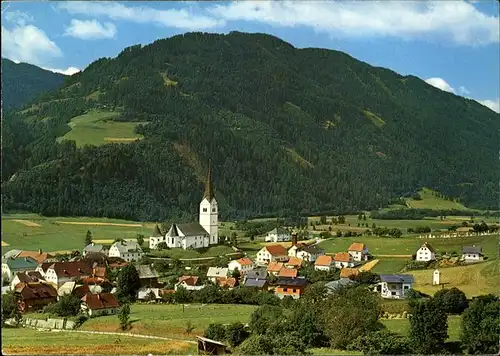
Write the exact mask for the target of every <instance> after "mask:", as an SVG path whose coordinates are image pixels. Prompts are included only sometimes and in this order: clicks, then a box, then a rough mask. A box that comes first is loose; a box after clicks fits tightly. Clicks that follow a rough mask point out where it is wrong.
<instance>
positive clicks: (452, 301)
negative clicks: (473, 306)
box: [434, 287, 469, 314]
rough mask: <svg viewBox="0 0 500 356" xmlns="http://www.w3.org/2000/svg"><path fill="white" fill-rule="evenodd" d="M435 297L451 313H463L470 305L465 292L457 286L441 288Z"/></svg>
mask: <svg viewBox="0 0 500 356" xmlns="http://www.w3.org/2000/svg"><path fill="white" fill-rule="evenodd" d="M434 299H435V300H436V302H437V303H439V304H440V305H441V307H442V308H443V310H444V311H445V312H446V313H450V314H462V312H463V311H464V310H465V309H467V307H468V305H469V303H468V302H467V297H466V296H465V293H464V292H462V291H461V290H460V289H458V288H456V287H453V288H451V289H440V290H439V291H437V292H436V294H434Z"/></svg>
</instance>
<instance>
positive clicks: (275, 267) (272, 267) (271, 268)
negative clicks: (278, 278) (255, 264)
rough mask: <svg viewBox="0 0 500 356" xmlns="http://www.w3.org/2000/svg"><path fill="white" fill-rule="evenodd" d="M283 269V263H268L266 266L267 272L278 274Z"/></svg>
mask: <svg viewBox="0 0 500 356" xmlns="http://www.w3.org/2000/svg"><path fill="white" fill-rule="evenodd" d="M282 268H283V263H281V262H269V265H268V266H267V271H268V272H279V271H280V270H281V269H282Z"/></svg>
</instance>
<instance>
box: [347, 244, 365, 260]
mask: <svg viewBox="0 0 500 356" xmlns="http://www.w3.org/2000/svg"><path fill="white" fill-rule="evenodd" d="M347 252H349V254H350V255H351V256H352V259H353V260H354V261H358V262H361V261H367V260H368V256H369V253H368V247H366V245H365V244H362V243H359V242H353V243H352V244H351V246H349V248H348V249H347Z"/></svg>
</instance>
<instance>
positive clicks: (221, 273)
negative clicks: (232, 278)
mask: <svg viewBox="0 0 500 356" xmlns="http://www.w3.org/2000/svg"><path fill="white" fill-rule="evenodd" d="M228 275H229V268H227V267H225V268H223V267H209V268H208V272H207V278H208V280H209V281H212V282H214V283H215V282H217V278H220V277H224V278H226V277H227V276H228Z"/></svg>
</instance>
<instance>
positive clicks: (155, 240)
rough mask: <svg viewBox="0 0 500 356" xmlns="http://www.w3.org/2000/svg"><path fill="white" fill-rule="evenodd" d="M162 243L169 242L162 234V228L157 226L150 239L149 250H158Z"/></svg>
mask: <svg viewBox="0 0 500 356" xmlns="http://www.w3.org/2000/svg"><path fill="white" fill-rule="evenodd" d="M160 242H167V240H165V236H164V235H163V234H162V233H161V231H160V227H159V226H158V224H156V225H155V228H154V229H153V233H152V234H151V236H150V237H149V248H150V249H152V250H154V249H156V248H157V246H158V244H159V243H160Z"/></svg>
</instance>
